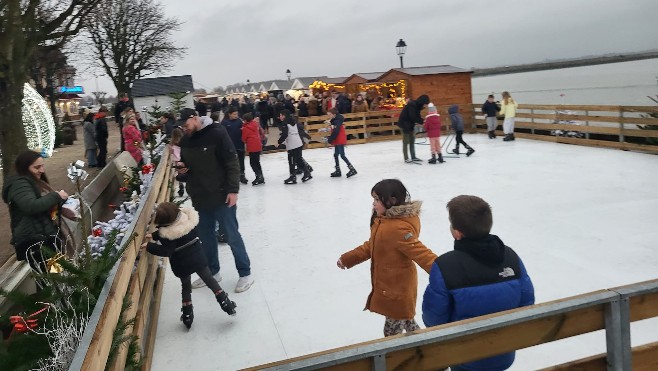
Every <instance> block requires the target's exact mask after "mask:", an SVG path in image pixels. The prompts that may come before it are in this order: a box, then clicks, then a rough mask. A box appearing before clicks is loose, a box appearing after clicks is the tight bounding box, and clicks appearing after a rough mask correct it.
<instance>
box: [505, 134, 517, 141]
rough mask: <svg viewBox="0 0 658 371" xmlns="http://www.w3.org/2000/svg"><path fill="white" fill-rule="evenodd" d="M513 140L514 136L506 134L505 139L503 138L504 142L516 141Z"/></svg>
mask: <svg viewBox="0 0 658 371" xmlns="http://www.w3.org/2000/svg"><path fill="white" fill-rule="evenodd" d="M512 138H513V136H512V134H505V138H503V142H509V141H511V140H514V139H512Z"/></svg>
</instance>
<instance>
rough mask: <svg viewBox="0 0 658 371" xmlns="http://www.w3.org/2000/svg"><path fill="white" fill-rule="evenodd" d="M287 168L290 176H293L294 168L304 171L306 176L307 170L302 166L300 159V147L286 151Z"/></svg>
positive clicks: (302, 162)
mask: <svg viewBox="0 0 658 371" xmlns="http://www.w3.org/2000/svg"><path fill="white" fill-rule="evenodd" d="M288 155H289V156H288V167H289V169H290V175H295V166H297V167H299V168H300V169H302V170H304V175H307V174H308V168H307V167H306V166H305V165H304V158H303V157H302V147H297V148H294V149H291V150H289V151H288Z"/></svg>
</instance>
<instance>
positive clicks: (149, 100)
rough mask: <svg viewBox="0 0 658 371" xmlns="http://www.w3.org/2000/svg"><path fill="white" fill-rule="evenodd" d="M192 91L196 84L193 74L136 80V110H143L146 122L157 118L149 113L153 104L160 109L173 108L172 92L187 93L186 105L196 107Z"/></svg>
mask: <svg viewBox="0 0 658 371" xmlns="http://www.w3.org/2000/svg"><path fill="white" fill-rule="evenodd" d="M192 92H194V84H193V83H192V76H191V75H183V76H168V77H155V78H150V79H139V80H135V82H133V86H132V97H133V103H134V104H135V110H137V111H139V112H141V114H142V118H143V119H144V122H150V121H151V120H153V119H155V118H154V117H149V115H148V112H149V111H153V108H152V107H153V106H160V111H170V110H173V107H172V101H173V100H174V99H172V98H171V97H170V96H169V95H170V94H174V93H187V95H186V96H185V98H184V102H185V105H184V107H194V100H193V98H192Z"/></svg>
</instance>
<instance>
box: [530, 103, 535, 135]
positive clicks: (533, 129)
mask: <svg viewBox="0 0 658 371" xmlns="http://www.w3.org/2000/svg"><path fill="white" fill-rule="evenodd" d="M530 116H531V117H530V122H532V123H533V124H534V123H535V110H534V108H531V109H530ZM530 133H532V135H535V126H534V125H533V126H532V128H531V129H530Z"/></svg>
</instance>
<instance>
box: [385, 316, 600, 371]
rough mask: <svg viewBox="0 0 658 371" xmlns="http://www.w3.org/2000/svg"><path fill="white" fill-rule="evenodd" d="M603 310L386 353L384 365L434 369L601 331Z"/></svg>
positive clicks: (407, 368) (503, 328)
mask: <svg viewBox="0 0 658 371" xmlns="http://www.w3.org/2000/svg"><path fill="white" fill-rule="evenodd" d="M604 307H605V306H604V305H603V304H601V305H596V306H592V307H589V308H583V309H579V310H575V311H571V312H568V313H564V314H559V315H554V316H550V317H545V318H541V319H536V320H531V321H527V322H522V323H518V324H512V325H509V326H506V327H502V328H498V329H495V330H489V331H484V332H479V333H476V334H472V335H467V336H462V337H459V338H458V339H452V340H448V341H443V342H440V343H433V344H427V345H423V346H420V347H415V348H411V349H403V350H399V351H395V352H392V353H389V354H387V356H386V364H387V367H388V368H389V369H396V370H436V369H440V368H444V367H449V366H450V365H455V364H460V363H463V362H467V361H472V360H474V359H473V355H474V354H477V356H478V357H481V358H484V357H490V356H494V355H497V354H502V353H506V352H510V351H514V350H516V349H523V348H527V347H530V346H534V345H537V344H542V343H546V342H550V341H555V340H559V339H564V338H567V337H571V336H575V335H580V334H584V333H588V332H593V331H597V330H601V329H603V328H605V319H604ZM437 327H441V326H437ZM428 330H430V329H428Z"/></svg>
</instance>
